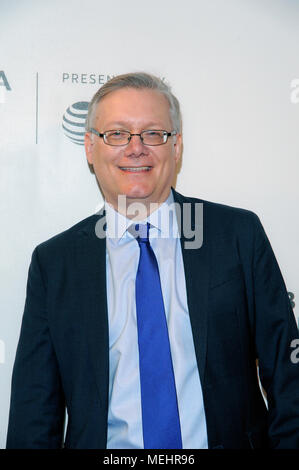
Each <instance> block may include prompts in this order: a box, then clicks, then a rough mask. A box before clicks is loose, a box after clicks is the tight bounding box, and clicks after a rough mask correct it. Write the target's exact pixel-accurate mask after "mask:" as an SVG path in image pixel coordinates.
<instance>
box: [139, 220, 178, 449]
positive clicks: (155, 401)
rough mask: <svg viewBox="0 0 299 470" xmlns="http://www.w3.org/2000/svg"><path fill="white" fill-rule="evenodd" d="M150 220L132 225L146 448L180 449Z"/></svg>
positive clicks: (167, 339)
mask: <svg viewBox="0 0 299 470" xmlns="http://www.w3.org/2000/svg"><path fill="white" fill-rule="evenodd" d="M149 228H150V224H149V223H148V224H147V225H139V224H137V225H136V226H135V231H136V232H137V234H138V237H137V241H138V244H139V248H140V258H139V265H138V270H137V276H136V311H137V328H138V346H139V367H140V385H141V405H142V427H143V441H144V448H145V449H181V448H182V438H181V428H180V420H179V412H178V404H177V396H176V388H175V379H174V373H173V366H172V359H171V351H170V344H169V337H168V328H167V322H166V317H165V310H164V303H163V296H162V290H161V282H160V275H159V268H158V263H157V260H156V257H155V254H154V252H153V250H152V248H151V245H150V242H149Z"/></svg>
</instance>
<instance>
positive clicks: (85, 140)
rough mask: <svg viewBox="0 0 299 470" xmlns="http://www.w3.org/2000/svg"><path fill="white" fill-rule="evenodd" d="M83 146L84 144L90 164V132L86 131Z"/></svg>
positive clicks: (91, 146) (91, 159)
mask: <svg viewBox="0 0 299 470" xmlns="http://www.w3.org/2000/svg"><path fill="white" fill-rule="evenodd" d="M84 146H85V153H86V158H87V161H88V163H90V165H92V164H93V151H92V148H93V138H92V135H91V133H90V132H86V134H85V136H84Z"/></svg>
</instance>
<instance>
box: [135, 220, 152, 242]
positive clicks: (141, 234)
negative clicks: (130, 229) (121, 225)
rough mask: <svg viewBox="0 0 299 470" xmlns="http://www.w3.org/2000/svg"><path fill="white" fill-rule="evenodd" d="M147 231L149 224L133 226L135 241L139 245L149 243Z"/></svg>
mask: <svg viewBox="0 0 299 470" xmlns="http://www.w3.org/2000/svg"><path fill="white" fill-rule="evenodd" d="M149 230H150V224H149V223H148V222H147V223H146V224H136V225H135V226H134V231H135V236H136V240H137V242H138V243H139V244H140V243H148V242H149Z"/></svg>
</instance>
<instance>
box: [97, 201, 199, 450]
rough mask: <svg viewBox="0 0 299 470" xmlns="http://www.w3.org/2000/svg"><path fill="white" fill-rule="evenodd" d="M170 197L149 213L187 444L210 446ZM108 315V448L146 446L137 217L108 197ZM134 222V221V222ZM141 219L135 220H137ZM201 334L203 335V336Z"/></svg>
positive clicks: (181, 418)
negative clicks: (120, 209)
mask: <svg viewBox="0 0 299 470" xmlns="http://www.w3.org/2000/svg"><path fill="white" fill-rule="evenodd" d="M173 202H174V201H173V196H172V192H171V193H170V195H169V197H168V199H167V200H166V201H165V202H164V203H163V204H162V205H161V206H160V207H159V209H157V210H156V211H154V212H153V213H152V214H151V215H150V216H149V217H148V218H147V219H145V220H144V221H142V222H140V223H146V222H149V223H150V224H151V229H150V232H149V239H150V244H151V247H152V249H153V251H154V253H155V255H156V258H157V262H158V266H159V272H160V279H161V287H162V293H163V299H164V306H165V314H166V319H167V325H168V333H169V341H170V348H171V355H172V362H173V369H174V376H175V383H176V391H177V398H178V408H179V416H180V424H181V434H182V443H183V448H184V449H187V448H189V449H207V448H208V442H207V431H206V419H205V412H204V406H203V398H202V389H201V384H200V379H199V373H198V368H197V363H196V357H195V350H194V343H193V337H192V331H191V324H190V318H189V312H188V305H187V296H186V281H185V273H184V265H183V258H182V251H181V243H180V238H179V233H178V226H177V221H176V217H173V218H171V217H170V220H171V225H172V226H171V230H170V234H171V236H169V230H168V228H169V227H168V220H169V213H170V212H171V211H170V210H169V209H170V206H171V204H173ZM105 209H106V221H107V232H106V235H107V252H106V253H107V254H106V269H107V297H108V299H107V300H108V320H109V370H110V373H109V409H108V436H107V448H108V449H133V448H141V449H142V448H143V447H144V444H143V435H142V412H141V392H140V377H139V351H138V333H137V322H136V304H135V279H136V273H137V267H138V262H139V246H138V243H137V241H136V239H135V238H134V237H133V235H131V233H130V232H129V231H128V230H127V228H128V227H129V226H130V225H132V220H130V219H127V218H125V217H124V216H122V215H121V214H119V213H118V212H116V211H115V210H114V209H113V208H112V206H110V205H109V204H107V203H105ZM133 223H134V222H133ZM135 223H136V222H135ZM199 340H200V338H199Z"/></svg>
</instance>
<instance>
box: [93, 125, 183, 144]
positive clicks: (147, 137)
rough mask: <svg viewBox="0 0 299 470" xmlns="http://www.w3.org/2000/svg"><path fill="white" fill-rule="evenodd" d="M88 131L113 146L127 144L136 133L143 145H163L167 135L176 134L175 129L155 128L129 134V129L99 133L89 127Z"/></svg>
mask: <svg viewBox="0 0 299 470" xmlns="http://www.w3.org/2000/svg"><path fill="white" fill-rule="evenodd" d="M90 132H91V133H92V134H95V135H97V136H99V137H101V138H102V139H103V140H104V142H105V144H107V145H114V146H121V145H128V143H129V142H130V140H131V139H132V137H133V135H138V136H139V137H140V139H141V142H142V143H143V144H144V145H163V144H166V142H167V140H168V137H171V136H173V135H176V131H172V132H167V131H160V130H156V129H151V130H147V131H142V132H140V134H131V132H129V131H120V130H111V131H106V132H103V133H102V134H101V133H100V132H98V131H97V130H95V129H93V128H91V129H90Z"/></svg>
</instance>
